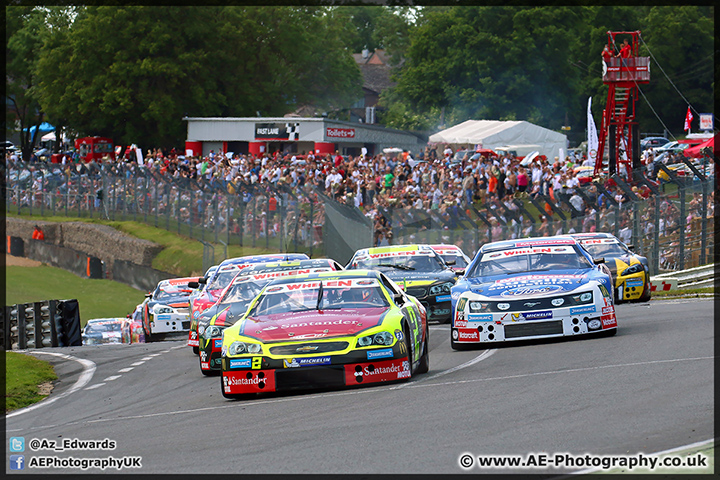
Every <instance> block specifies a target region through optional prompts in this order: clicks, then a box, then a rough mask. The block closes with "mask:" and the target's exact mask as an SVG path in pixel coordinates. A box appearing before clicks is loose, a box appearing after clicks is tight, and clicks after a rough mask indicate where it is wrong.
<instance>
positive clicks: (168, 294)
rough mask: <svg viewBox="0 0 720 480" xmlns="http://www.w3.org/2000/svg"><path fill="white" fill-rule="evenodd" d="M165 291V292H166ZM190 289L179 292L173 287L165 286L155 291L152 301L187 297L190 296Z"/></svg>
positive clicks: (179, 290)
mask: <svg viewBox="0 0 720 480" xmlns="http://www.w3.org/2000/svg"><path fill="white" fill-rule="evenodd" d="M166 289H167V290H166ZM190 292H191V290H190V289H184V290H181V289H179V288H177V287H175V286H171V285H170V286H166V287H164V288H158V289H157V290H155V294H154V295H153V300H167V299H168V298H176V297H187V296H189V295H190Z"/></svg>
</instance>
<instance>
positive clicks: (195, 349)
mask: <svg viewBox="0 0 720 480" xmlns="http://www.w3.org/2000/svg"><path fill="white" fill-rule="evenodd" d="M192 349H193V353H194V354H195V355H200V347H192Z"/></svg>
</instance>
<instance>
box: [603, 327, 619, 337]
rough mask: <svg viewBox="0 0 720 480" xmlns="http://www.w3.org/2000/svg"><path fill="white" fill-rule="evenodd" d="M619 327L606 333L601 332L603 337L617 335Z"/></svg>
mask: <svg viewBox="0 0 720 480" xmlns="http://www.w3.org/2000/svg"><path fill="white" fill-rule="evenodd" d="M617 330H618V329H617V327H615V328H611V329H610V330H605V331H604V332H600V336H601V337H612V336H614V335H615V334H616V333H617Z"/></svg>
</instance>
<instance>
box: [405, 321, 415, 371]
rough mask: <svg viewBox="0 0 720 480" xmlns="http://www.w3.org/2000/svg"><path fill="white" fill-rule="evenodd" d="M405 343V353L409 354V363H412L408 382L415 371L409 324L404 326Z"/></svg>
mask: <svg viewBox="0 0 720 480" xmlns="http://www.w3.org/2000/svg"><path fill="white" fill-rule="evenodd" d="M403 335H404V338H403V342H405V351H406V352H407V354H408V362H410V377H408V380H409V379H410V378H411V377H412V376H413V374H414V373H415V371H414V370H413V356H412V350H411V349H410V345H411V343H410V342H411V338H410V332H409V331H408V326H407V324H404V325H403Z"/></svg>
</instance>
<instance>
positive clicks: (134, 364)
mask: <svg viewBox="0 0 720 480" xmlns="http://www.w3.org/2000/svg"><path fill="white" fill-rule="evenodd" d="M143 363H145V362H135V363H131V364H130V366H131V367H139V366H140V365H142V364H143Z"/></svg>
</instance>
